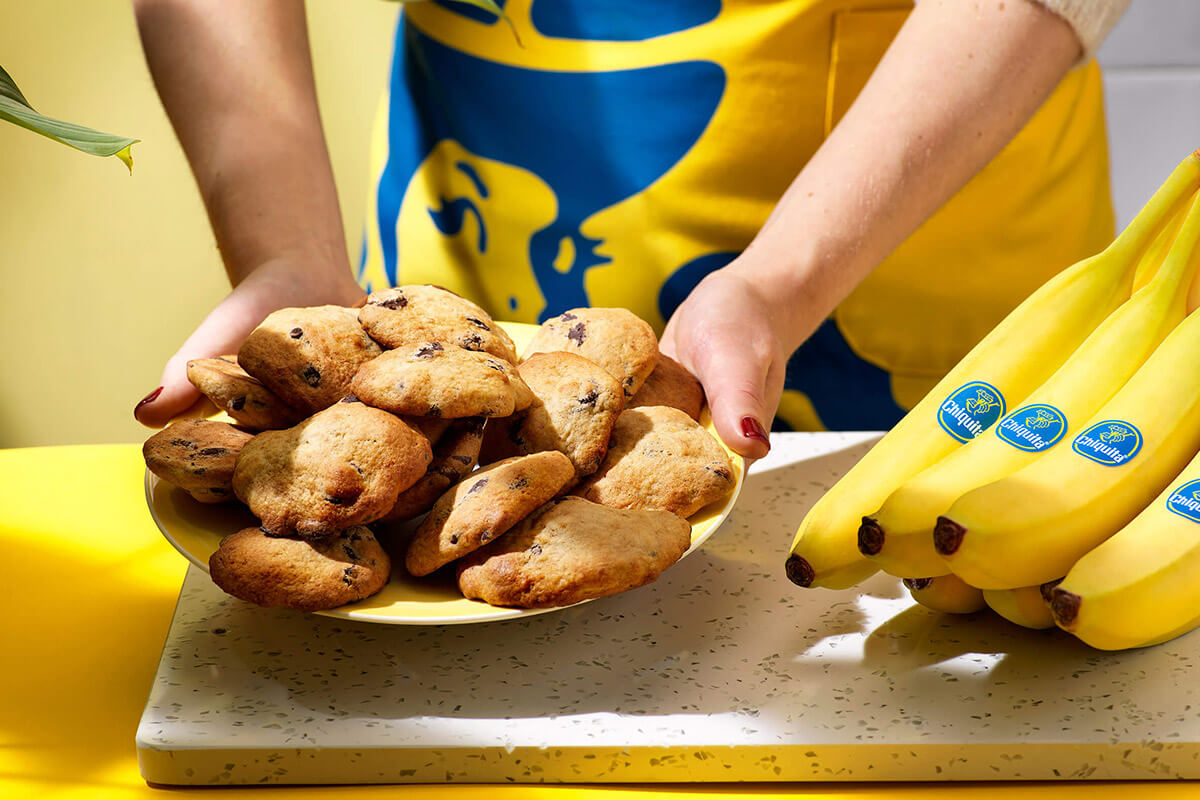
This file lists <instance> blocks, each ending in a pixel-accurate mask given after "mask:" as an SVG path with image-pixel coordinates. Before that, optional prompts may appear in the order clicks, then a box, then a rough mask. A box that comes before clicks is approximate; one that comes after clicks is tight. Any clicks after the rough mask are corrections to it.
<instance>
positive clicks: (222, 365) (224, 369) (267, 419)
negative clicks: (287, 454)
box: [187, 356, 304, 431]
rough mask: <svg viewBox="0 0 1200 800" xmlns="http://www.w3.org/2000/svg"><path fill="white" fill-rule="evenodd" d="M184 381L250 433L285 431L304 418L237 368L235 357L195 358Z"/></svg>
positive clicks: (253, 378) (257, 381)
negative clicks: (248, 429) (281, 429)
mask: <svg viewBox="0 0 1200 800" xmlns="http://www.w3.org/2000/svg"><path fill="white" fill-rule="evenodd" d="M187 377H188V380H189V381H191V383H192V385H193V386H195V387H196V388H197V389H199V390H200V392H201V393H202V394H203V395H204V396H205V397H207V398H208V399H209V400H211V401H212V403H213V405H215V406H216V407H217V408H219V409H221V410H222V411H224V412H225V413H226V414H228V415H229V416H230V417H232V418H233V419H234V421H235V422H237V424H239V425H242V426H243V427H246V428H250V429H251V430H256V431H264V430H277V429H279V428H288V427H291V426H292V425H295V424H296V423H297V422H299V421H300V420H302V419H304V415H303V414H301V413H300V412H299V411H297V410H296V409H294V408H292V407H291V406H289V405H288V404H287V403H285V402H283V400H281V399H280V398H279V397H278V395H276V394H275V393H274V392H272V391H271V390H270V389H268V388H267V387H266V386H264V385H263V383H262V381H260V380H259V379H258V378H255V377H253V376H251V375H250V374H249V373H248V372H246V370H244V369H242V368H241V367H240V366H238V363H237V357H236V356H220V357H219V358H194V359H192V360H191V361H189V362H187Z"/></svg>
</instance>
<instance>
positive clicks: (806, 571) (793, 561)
mask: <svg viewBox="0 0 1200 800" xmlns="http://www.w3.org/2000/svg"><path fill="white" fill-rule="evenodd" d="M784 570H785V571H786V572H787V577H788V580H789V581H791V582H792V583H794V584H796V585H797V586H803V587H804V588H805V589H807V588H808V587H810V586H812V582H813V580H814V579H815V578H816V577H817V573H816V571H815V570H814V569H813V568H812V564H809V563H808V561H807V560H805V558H804V557H803V556H798V555H796V554H795V553H792V554H791V555H790V556H788V560H787V563H786V564H785V565H784Z"/></svg>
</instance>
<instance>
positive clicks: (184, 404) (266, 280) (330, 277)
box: [133, 257, 365, 428]
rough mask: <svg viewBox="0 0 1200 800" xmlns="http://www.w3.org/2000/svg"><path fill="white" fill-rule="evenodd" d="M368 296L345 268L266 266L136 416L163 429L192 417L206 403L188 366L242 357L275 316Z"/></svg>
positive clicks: (208, 321) (216, 315)
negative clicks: (243, 350) (285, 310)
mask: <svg viewBox="0 0 1200 800" xmlns="http://www.w3.org/2000/svg"><path fill="white" fill-rule="evenodd" d="M364 297H365V293H364V292H363V290H362V288H361V287H359V285H358V284H357V283H355V282H354V279H353V277H351V275H350V270H349V269H345V268H343V267H341V266H340V265H337V266H334V267H330V266H327V265H323V264H321V265H318V264H314V263H312V262H311V261H306V260H304V259H301V258H295V257H291V258H280V259H276V260H273V261H268V262H266V263H263V264H261V265H260V266H258V267H257V268H256V269H254V270H253V271H252V272H250V274H249V275H247V276H246V277H245V279H244V280H242V282H241V283H239V284H238V285H237V286H235V287H234V289H233V291H231V292H230V293H229V295H228V296H226V298H225V299H224V300H222V301H221V302H220V304H219V305H217V307H216V308H214V309H213V310H212V312H211V313H210V314H209V315H208V316H207V317H205V318H204V321H203V322H201V323H200V325H199V327H197V328H196V330H195V331H194V332H193V333H192V335H191V336H189V337H188V338H187V340H186V341H185V342H184V343H183V346H182V347H180V348H179V350H178V351H176V353H175V355H173V356H171V358H170V359H168V360H167V364H166V366H165V367H164V368H163V373H162V378H161V379H160V381H159V386H158V388H156V389H155V390H154V391H152V392H150V393H149V394H148V395H146V397H145V398H143V399H142V400H141V401H139V402H138V404H137V405H136V406H134V409H133V415H134V417H136V418H137V420H138V422H141V423H142V424H143V425H147V426H149V427H152V428H161V427H162V426H164V425H166V424H167V423H168V422H170V421H171V420H172V419H174V418H175V417H178V416H180V415H184V414H186V413H187V412H188V410H189V409H191V408H192V406H194V405H195V404H196V403H197V402H199V401H201V400H203V397H202V395H201V394H200V392H199V391H198V390H197V389H196V387H194V386H192V384H191V383H190V382H189V381H188V379H187V362H188V361H190V360H192V359H194V358H210V357H213V356H222V355H229V354H231V353H236V352H237V351H238V348H240V347H241V345H242V342H243V341H244V340H245V338H246V337H247V336H248V335H249V334H250V331H252V330H254V329H255V328H256V327H257V326H258V324H259V323H260V322H262V321H263V319H265V318H266V316H267V315H268V314H270V313H271V312H272V311H277V310H279V309H281V308H289V307H295V306H319V305H327V304H329V305H342V306H354V305H357V304H359V303H361V302H362V300H363V299H364Z"/></svg>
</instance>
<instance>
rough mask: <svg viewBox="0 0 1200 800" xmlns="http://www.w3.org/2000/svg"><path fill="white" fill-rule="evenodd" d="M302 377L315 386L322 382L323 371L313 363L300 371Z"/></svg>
mask: <svg viewBox="0 0 1200 800" xmlns="http://www.w3.org/2000/svg"><path fill="white" fill-rule="evenodd" d="M300 377H301V378H304V382H305V383H307V384H308V385H309V386H312V387H314V388H316V386H317V384H319V383H320V382H321V373H320V371H319V370H318V369H317V368H316V367H314V366H313V365H312V364H309V365H308V366H307V367H305V368H304V371H303V372H301V373H300Z"/></svg>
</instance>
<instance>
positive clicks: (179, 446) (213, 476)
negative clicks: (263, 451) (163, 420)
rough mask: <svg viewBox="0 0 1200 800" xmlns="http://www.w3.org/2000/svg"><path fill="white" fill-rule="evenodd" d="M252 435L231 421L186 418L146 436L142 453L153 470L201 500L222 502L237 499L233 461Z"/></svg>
mask: <svg viewBox="0 0 1200 800" xmlns="http://www.w3.org/2000/svg"><path fill="white" fill-rule="evenodd" d="M253 438H254V434H252V433H247V432H246V431H243V430H239V429H237V428H235V427H233V426H232V425H230V424H229V423H228V422H215V421H213V420H209V419H185V420H181V421H179V422H172V423H171V424H170V425H168V426H167V427H165V428H163V429H162V430H161V431H159V432H158V433H156V434H154V435H153V436H151V437H150V438H149V439H147V440H146V441H145V443H143V444H142V457H143V458H144V459H146V466H147V467H149V468H150V471H151V472H153V473H154V474H155V475H157V476H158V477H160V478H162V479H163V480H164V481H166V482H167V483H170V484H172V485H174V486H178V487H179V488H180V489H183V490H184V491H186V492H187V493H188V494H190V495H191V496H192V497H194V498H196V499H197V500H199V501H200V502H201V503H223V502H225V501H227V500H233V499H234V495H233V470H234V465H235V464H236V463H237V458H238V453H240V452H241V451H242V448H243V447H244V446H245V444H246V443H247V442H249V441H250V440H251V439H253Z"/></svg>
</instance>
